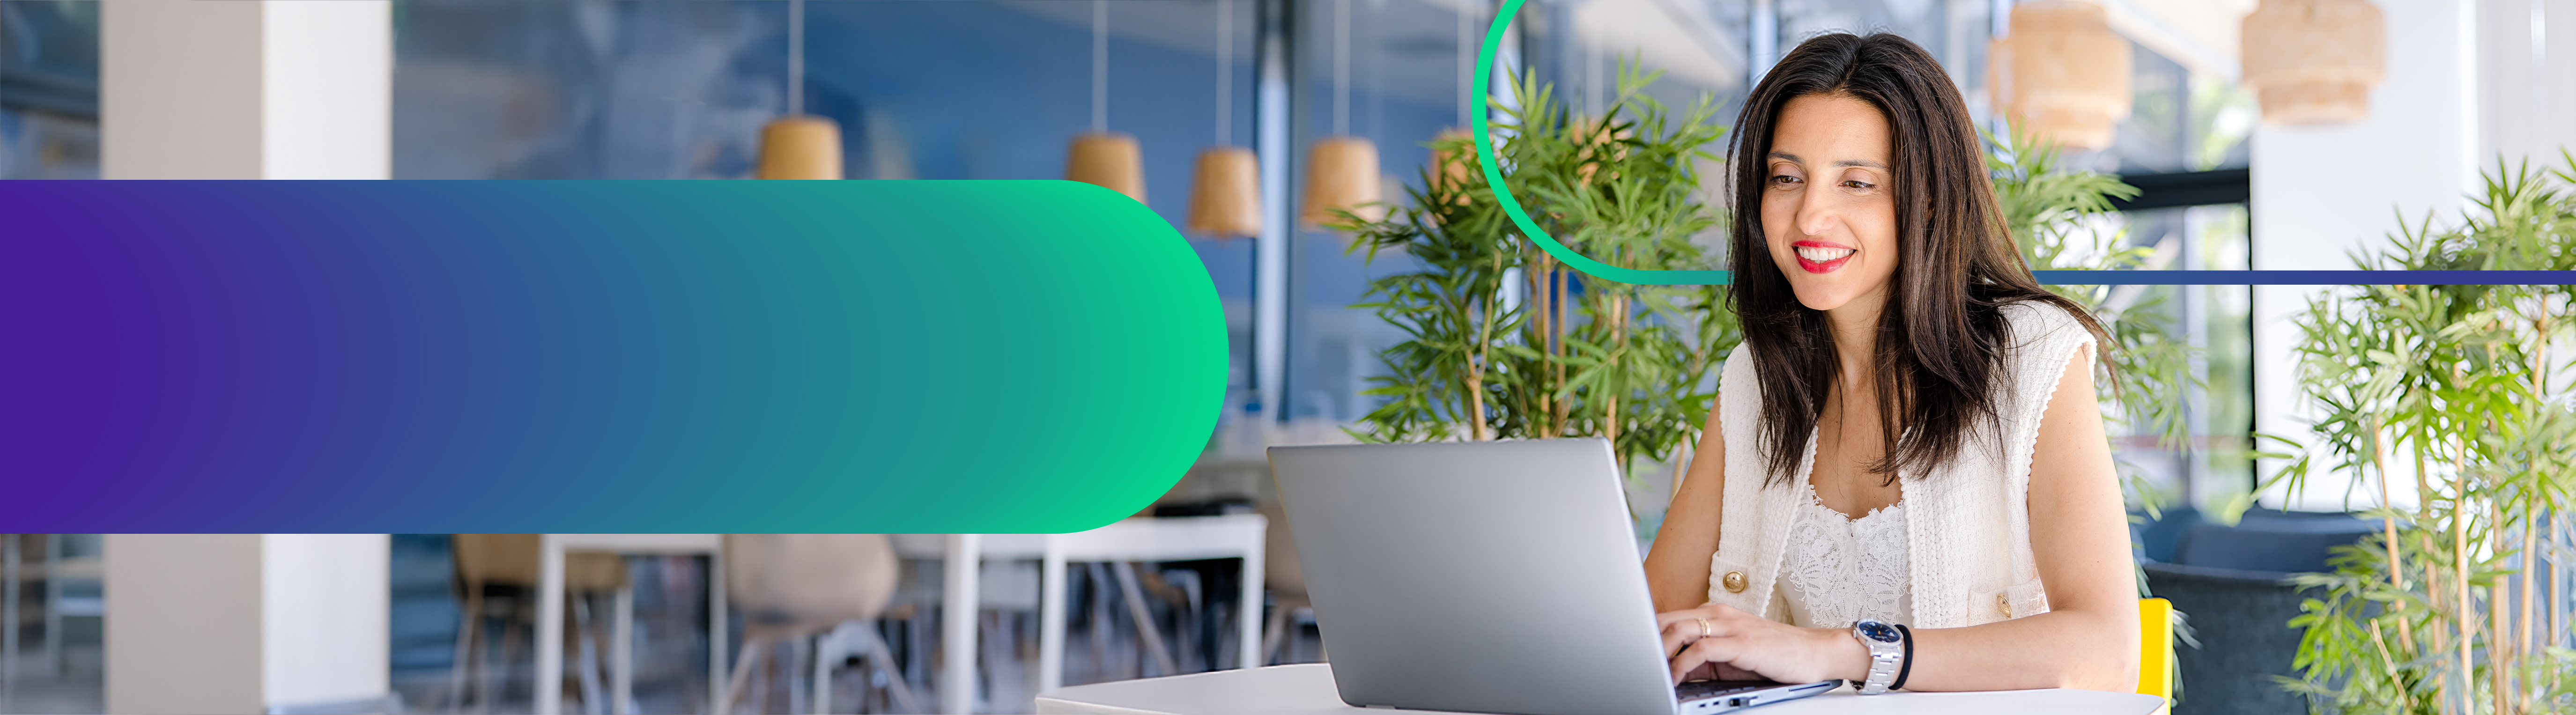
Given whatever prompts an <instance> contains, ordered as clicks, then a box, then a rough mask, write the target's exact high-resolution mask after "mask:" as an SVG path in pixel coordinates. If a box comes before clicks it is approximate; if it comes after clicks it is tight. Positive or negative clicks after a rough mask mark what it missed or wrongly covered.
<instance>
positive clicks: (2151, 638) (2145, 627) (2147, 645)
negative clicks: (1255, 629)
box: [2138, 598, 2173, 715]
mask: <svg viewBox="0 0 2576 715" xmlns="http://www.w3.org/2000/svg"><path fill="white" fill-rule="evenodd" d="M2138 693H2139V694H2141V695H2153V696H2156V697H2159V698H2164V699H2165V705H2164V707H2160V708H2156V715H2165V713H2167V712H2170V711H2171V710H2172V709H2173V602H2172V601H2167V600H2164V599H2161V598H2141V599H2138Z"/></svg>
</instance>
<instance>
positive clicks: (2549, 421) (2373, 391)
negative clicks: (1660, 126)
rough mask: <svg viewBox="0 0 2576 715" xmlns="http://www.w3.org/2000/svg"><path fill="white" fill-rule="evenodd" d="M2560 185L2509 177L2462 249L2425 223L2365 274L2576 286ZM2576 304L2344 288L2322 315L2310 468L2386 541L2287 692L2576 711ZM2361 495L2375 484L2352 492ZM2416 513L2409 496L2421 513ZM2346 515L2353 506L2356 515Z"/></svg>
mask: <svg viewBox="0 0 2576 715" xmlns="http://www.w3.org/2000/svg"><path fill="white" fill-rule="evenodd" d="M2567 161H2568V163H2567V165H2566V166H2564V167H2562V168H2559V169H2557V170H2555V171H2552V172H2534V171H2532V170H2530V169H2529V168H2528V167H2527V166H2526V167H2525V168H2523V169H2520V170H2515V171H2510V172H2508V171H2507V170H2506V168H2505V167H2504V166H2502V165H2501V164H2499V165H2498V166H2497V167H2496V170H2495V172H2494V173H2492V174H2490V175H2489V176H2488V178H2487V181H2486V188H2485V191H2484V195H2483V196H2482V197H2481V198H2480V200H2479V201H2478V202H2477V206H2476V208H2475V209H2473V210H2472V211H2470V212H2469V215H2467V216H2464V217H2462V220H2461V222H2460V227H2459V228H2456V229H2448V230H2444V229H2436V228H2434V227H2433V225H2432V222H2431V219H2430V217H2429V216H2428V217H2426V219H2425V220H2424V221H2423V222H2421V223H2419V224H2417V225H2415V226H2413V227H2410V228H2406V229H2404V230H2401V231H2400V233H2399V235H2397V236H2394V237H2393V238H2394V239H2395V245H2394V246H2392V247H2391V248H2389V249H2386V250H2382V251H2371V252H2364V253H2362V254H2359V255H2356V256H2355V263H2357V264H2358V265H2360V266H2361V267H2363V268H2372V269H2407V270H2513V269H2522V270H2569V269H2576V192H2571V184H2576V157H2570V158H2567ZM2571 298H2576V291H2571V290H2570V288H2569V287H2567V286H2428V285H2381V286H2348V287H2344V288H2340V289H2337V290H2333V291H2330V292H2328V293H2326V294H2324V295H2321V296H2319V297H2317V298H2316V299H2314V300H2312V301H2311V302H2310V303H2309V304H2308V308H2307V310H2306V313H2305V315H2304V316H2303V317H2302V318H2301V319H2300V321H2299V330H2300V343H2299V345H2298V347H2297V352H2298V355H2299V358H2300V365H2299V372H2298V380H2299V386H2300V388H2301V389H2302V390H2303V391H2304V392H2305V393H2306V395H2307V396H2308V397H2309V399H2310V401H2311V403H2312V405H2313V406H2314V407H2315V408H2316V410H2315V411H2316V413H2317V414H2318V415H2319V417H2318V418H2317V419H2316V420H2315V422H2314V427H2313V430H2312V434H2313V437H2312V439H2313V440H2314V441H2315V442H2316V444H2317V447H2318V448H2319V449H2318V450H2317V451H2316V452H2314V453H2312V454H2311V455H2310V456H2308V457H2305V458H2301V459H2299V460H2297V461H2295V462H2292V463H2290V465H2289V467H2288V468H2286V469H2284V470H2282V471H2281V472H2280V473H2279V475H2278V476H2276V477H2275V480H2277V481H2285V482H2287V483H2289V484H2290V485H2291V486H2292V487H2293V488H2296V487H2298V486H2300V485H2301V483H2302V482H2304V481H2305V480H2306V479H2307V477H2308V474H2309V470H2310V468H2311V466H2312V465H2319V466H2325V467H2327V468H2330V469H2332V470H2333V471H2335V472H2336V473H2338V474H2342V475H2366V476H2369V477H2372V478H2373V479H2371V480H2369V481H2370V482H2375V489H2376V491H2377V492H2378V493H2377V494H2375V495H2371V496H2376V497H2377V498H2378V499H2377V501H2378V503H2379V504H2382V505H2387V504H2394V503H2398V499H2397V498H2398V497H2400V496H2401V495H2410V496H2412V498H2413V499H2412V501H2413V502H2414V506H2413V507H2411V508H2407V509H2402V510H2401V509H2394V508H2390V507H2387V506H2380V507H2377V508H2373V509H2371V510H2369V511H2368V512H2366V513H2367V515H2369V516H2371V517H2375V518H2378V519H2381V520H2383V526H2382V528H2381V530H2380V531H2379V532H2378V533H2376V534H2373V535H2371V536H2369V537H2367V538H2364V539H2363V540H2362V541H2361V542H2360V543H2357V544H2355V545H2353V546H2349V547H2339V548H2338V549H2337V550H2336V553H2335V555H2334V556H2333V557H2332V559H2331V560H2330V561H2329V562H2328V563H2329V565H2330V566H2331V567H2332V568H2333V569H2334V570H2333V571H2332V572H2331V573H2320V574H2302V575H2300V576H2298V577H2296V578H2295V582H2296V583H2297V584H2299V585H2301V586H2303V587H2309V588H2313V589H2315V590H2314V591H2313V593H2314V597H2312V598H2308V599H2306V600H2305V601H2304V602H2303V603H2302V604H2301V614H2300V615H2299V616H2298V617H2297V618H2295V619H2294V620H2292V621H2291V622H2290V625H2291V626H2293V627H2297V628H2302V629H2304V634H2303V635H2302V637H2301V640H2300V648H2299V652H2298V656H2297V660H2296V662H2295V665H2296V667H2297V668H2298V669H2299V670H2300V673H2301V677H2300V678H2297V679H2285V683H2284V684H2285V686H2287V687H2289V688H2291V689H2292V690H2294V691H2296V692H2301V693H2304V694H2307V695H2308V696H2309V697H2310V702H2311V703H2312V704H2313V706H2314V709H2316V710H2318V711H2321V712H2343V713H2423V714H2427V715H2431V714H2448V715H2474V714H2478V713H2540V712H2570V711H2576V651H2571V650H2570V649H2569V648H2570V646H2571V645H2576V640H2571V638H2570V628H2571V627H2576V624H2571V623H2570V622H2569V621H2568V615H2569V613H2568V610H2567V608H2566V604H2567V598H2568V596H2569V595H2570V594H2567V593H2565V592H2564V591H2563V586H2564V584H2565V582H2566V580H2567V577H2568V575H2569V574H2565V573H2562V572H2561V569H2560V567H2559V563H2560V561H2561V560H2563V559H2564V558H2566V557H2567V556H2568V555H2569V554H2570V553H2571V552H2570V548H2571V545H2576V541H2572V540H2571V538H2570V537H2571V534H2570V530H2569V523H2568V520H2566V519H2564V518H2563V517H2562V514H2563V513H2564V511H2565V509H2566V508H2567V507H2566V504H2567V501H2568V496H2569V493H2570V490H2569V486H2570V483H2571V477H2576V469H2571V467H2576V413H2572V412H2571V404H2576V403H2571V397H2576V395H2571V394H2570V392H2569V390H2568V386H2567V384H2566V381H2565V379H2564V378H2563V377H2560V375H2561V374H2562V373H2563V371H2564V370H2565V369H2566V366H2567V365H2566V364H2567V361H2568V351H2567V350H2565V349H2564V348H2563V347H2562V346H2557V345H2555V343H2557V342H2559V341H2561V340H2564V339H2565V338H2567V337H2568V336H2567V333H2568V328H2567V322H2568V321H2567V320H2566V319H2565V317H2564V316H2566V315H2567V314H2568V313H2569V310H2570V308H2571V303H2570V301H2571ZM2354 483H2355V484H2363V483H2364V482H2363V480H2359V479H2356V480H2354ZM2410 493H2411V494H2410ZM2347 496H2348V497H2349V496H2350V495H2349V494H2348V495H2347Z"/></svg>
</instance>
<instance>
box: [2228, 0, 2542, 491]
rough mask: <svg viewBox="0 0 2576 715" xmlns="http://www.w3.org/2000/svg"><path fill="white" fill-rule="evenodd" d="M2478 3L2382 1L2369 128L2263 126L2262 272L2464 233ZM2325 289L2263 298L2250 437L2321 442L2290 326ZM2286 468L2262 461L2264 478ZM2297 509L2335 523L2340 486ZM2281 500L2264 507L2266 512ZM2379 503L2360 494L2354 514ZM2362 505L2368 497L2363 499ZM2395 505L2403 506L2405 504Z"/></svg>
mask: <svg viewBox="0 0 2576 715" xmlns="http://www.w3.org/2000/svg"><path fill="white" fill-rule="evenodd" d="M2475 2H2476V0H2410V1H2409V2H2384V1H2383V2H2379V3H2377V4H2378V5H2379V8H2380V11H2381V12H2382V13H2384V14H2385V17H2386V18H2387V21H2388V79H2387V81H2385V82H2382V83H2381V84H2380V85H2379V86H2378V87H2376V88H2374V89H2372V90H2371V93H2370V104H2371V107H2370V116H2369V117H2367V118H2365V119H2363V120H2361V121H2359V122H2354V123H2352V124H2346V125H2338V126H2327V127H2277V126H2270V125H2264V126H2262V127H2259V128H2257V129H2256V130H2255V132H2254V137H2253V152H2252V153H2253V157H2252V170H2253V200H2252V203H2251V204H2250V206H2251V211H2252V213H2253V253H2254V256H2253V259H2254V266H2253V267H2254V268H2256V269H2258V270H2331V269H2346V268H2352V267H2353V265H2352V260H2351V259H2350V258H2349V257H2348V253H2347V252H2348V251H2351V250H2353V249H2356V248H2363V247H2368V248H2382V247H2385V246H2388V245H2389V240H2388V236H2389V235H2390V234H2391V233H2394V232H2396V231H2397V229H2398V226H2399V225H2400V223H2399V222H2400V220H2401V217H2402V219H2403V220H2404V221H2405V223H2406V225H2413V224H2415V223H2417V222H2420V221H2422V220H2423V219H2424V217H2425V215H2426V213H2427V212H2430V213H2431V214H2432V216H2433V220H2434V223H2435V224H2436V225H2437V226H2439V225H2443V224H2456V222H2457V221H2458V219H2459V213H2460V210H2461V209H2462V208H2464V207H2467V206H2468V205H2469V204H2468V201H2467V199H2466V195H2467V193H2468V192H2470V191H2472V190H2475V189H2476V188H2477V187H2478V172H2477V170H2478V167H2479V165H2480V164H2481V163H2485V162H2487V161H2491V160H2492V158H2491V157H2489V158H2486V159H2481V157H2480V156H2479V155H2478V152H2479V151H2480V149H2479V146H2480V141H2479V138H2478V130H2479V126H2480V121H2479V119H2478V106H2479V99H2480V98H2479V95H2478V91H2477V88H2478V86H2479V83H2478V80H2477V71H2478V58H2477V47H2476V45H2475V43H2474V42H2472V41H2471V40H2472V39H2473V38H2474V37H2475V33H2476V28H2477V13H2476V7H2475V4H2474V3H2475ZM2319 290H2320V289H2316V288H2310V287H2303V286H2256V287H2255V288H2254V316H2253V321H2254V386H2255V393H2254V410H2255V429H2256V430H2259V431H2262V432H2265V433H2269V434H2277V435H2284V436H2290V437H2293V438H2296V439H2300V440H2301V441H2309V442H2313V441H2314V440H2313V439H2312V438H2310V437H2309V436H2308V435H2307V432H2306V430H2307V427H2306V424H2307V423H2306V421H2305V420H2306V419H2307V418H2308V417H2309V415H2310V414H2311V413H2310V411H2309V409H2308V406H2307V404H2306V400H2305V399H2304V398H2303V397H2301V393H2300V390H2299V389H2298V385H2297V372H2296V371H2297V358H2296V356H2295V354H2294V353H2293V352H2292V348H2293V347H2294V345H2295V343H2296V342H2297V341H2298V335H2299V333H2298V328H2297V326H2296V325H2294V324H2293V323H2292V322H2291V320H2292V318H2294V317H2295V316H2297V315H2299V314H2300V312H2301V311H2303V310H2304V309H2305V308H2306V306H2307V300H2308V297H2309V296H2311V295H2314V294H2316V293H2318V292H2319ZM2279 467H2280V464H2279V463H2277V462H2275V461H2272V460H2266V461H2265V463H2264V464H2263V465H2262V466H2261V467H2260V471H2259V473H2260V474H2263V475H2269V474H2271V473H2272V471H2273V470H2275V469H2278V468H2279ZM2313 477H2314V478H2312V479H2311V482H2310V487H2309V489H2308V490H2307V491H2306V493H2305V494H2302V495H2295V496H2291V497H2290V498H2289V502H2290V505H2291V506H2292V507H2293V508H2300V509H2323V510H2339V509H2341V508H2342V501H2343V494H2344V491H2345V490H2344V486H2345V484H2344V482H2343V481H2340V480H2338V479H2337V478H2336V477H2335V475H2330V474H2315V475H2313ZM2283 496H2284V495H2282V494H2279V493H2277V491H2276V492H2275V493H2270V494H2266V495H2265V497H2264V500H2263V503H2264V504H2266V505H2278V504H2281V503H2282V502H2281V499H2282V498H2283ZM2377 496H2378V490H2377V489H2376V488H2375V487H2373V488H2364V489H2360V490H2356V492H2355V496H2354V506H2355V507H2356V508H2358V507H2362V506H2366V505H2369V504H2372V503H2375V502H2376V498H2377ZM2365 497H2367V498H2365ZM2399 502H2400V504H2401V505H2402V504H2404V503H2406V500H2404V499H2400V500H2399Z"/></svg>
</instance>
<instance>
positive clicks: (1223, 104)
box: [1189, 0, 1261, 238]
mask: <svg viewBox="0 0 2576 715" xmlns="http://www.w3.org/2000/svg"><path fill="white" fill-rule="evenodd" d="M1189 229H1190V231H1191V232H1193V233H1199V234H1204V235H1208V236H1214V237H1217V238H1231V237H1234V236H1255V235H1260V233H1261V161H1260V160H1259V159H1257V158H1255V157H1254V156H1253V155H1252V150H1250V149H1245V148H1243V147H1238V146H1234V0H1216V146H1212V147H1208V148H1207V149H1206V150H1204V151H1200V152H1199V165H1198V173H1197V174H1196V175H1195V176H1194V177H1193V178H1192V180H1191V181H1190V220H1189Z"/></svg>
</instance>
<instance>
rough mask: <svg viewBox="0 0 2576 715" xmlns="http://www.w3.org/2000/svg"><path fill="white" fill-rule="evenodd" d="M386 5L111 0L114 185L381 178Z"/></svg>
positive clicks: (106, 67) (105, 120)
mask: <svg viewBox="0 0 2576 715" xmlns="http://www.w3.org/2000/svg"><path fill="white" fill-rule="evenodd" d="M392 20H393V13H392V5H391V3H390V0H333V1H332V2H302V1H296V0H239V1H234V2H192V1H189V0H107V2H105V3H103V4H102V5H101V7H100V17H99V74H100V77H99V133H100V147H99V148H100V154H101V156H100V169H101V173H102V174H103V175H104V176H105V177H106V178H110V179H382V178H388V177H390V176H392V164H393V160H392V157H393V142H392V136H393V131H392V129H393V123H392V117H393V94H392V87H393V22H392Z"/></svg>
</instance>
